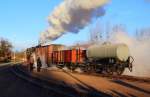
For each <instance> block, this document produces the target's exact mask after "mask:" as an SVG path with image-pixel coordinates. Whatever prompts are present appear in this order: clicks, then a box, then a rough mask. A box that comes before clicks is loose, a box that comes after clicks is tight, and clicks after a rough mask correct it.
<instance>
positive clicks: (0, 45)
mask: <svg viewBox="0 0 150 97" xmlns="http://www.w3.org/2000/svg"><path fill="white" fill-rule="evenodd" d="M11 51H12V44H11V43H10V42H9V41H8V40H6V39H3V38H1V39H0V61H8V60H10V59H11Z"/></svg>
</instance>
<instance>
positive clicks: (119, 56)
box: [27, 43, 134, 75]
mask: <svg viewBox="0 0 150 97" xmlns="http://www.w3.org/2000/svg"><path fill="white" fill-rule="evenodd" d="M43 48H45V49H43ZM64 48H65V46H64V45H56V44H51V45H47V46H37V47H34V49H33V47H32V50H30V51H32V52H34V53H36V55H37V56H40V57H41V58H42V56H44V57H45V61H46V62H45V63H46V64H47V66H51V65H56V66H57V67H59V68H63V67H67V68H68V69H70V70H72V71H73V70H75V69H76V68H80V69H82V70H83V71H85V72H99V73H105V74H111V75H113V74H118V75H121V74H122V73H123V71H124V70H125V68H128V69H129V70H130V71H132V63H133V60H134V59H133V57H131V56H130V53H129V49H128V46H127V45H126V44H111V43H104V44H101V45H98V44H97V45H91V46H89V47H88V48H86V49H83V48H80V47H76V48H72V49H64ZM27 51H29V49H27ZM30 54H31V53H30ZM28 59H29V58H28Z"/></svg>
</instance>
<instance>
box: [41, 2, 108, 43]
mask: <svg viewBox="0 0 150 97" xmlns="http://www.w3.org/2000/svg"><path fill="white" fill-rule="evenodd" d="M107 2H108V0H64V1H63V2H62V3H61V4H60V5H59V6H57V7H56V8H55V9H54V11H53V12H52V13H51V14H50V16H49V17H48V22H49V25H50V27H49V28H47V30H46V31H44V32H42V33H41V35H40V42H41V43H43V42H46V41H47V40H51V41H52V40H55V39H57V38H59V37H60V36H62V35H63V34H65V33H66V32H72V33H78V32H79V30H81V29H82V28H84V27H85V26H87V25H88V24H89V23H90V22H91V21H92V20H93V19H96V18H98V17H100V16H103V15H104V14H105V10H104V9H103V6H104V5H105V4H106V3H107Z"/></svg>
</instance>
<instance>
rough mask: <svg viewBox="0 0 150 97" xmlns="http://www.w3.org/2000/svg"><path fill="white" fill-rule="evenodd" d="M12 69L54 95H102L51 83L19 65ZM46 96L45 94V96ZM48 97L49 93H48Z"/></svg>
mask: <svg viewBox="0 0 150 97" xmlns="http://www.w3.org/2000/svg"><path fill="white" fill-rule="evenodd" d="M11 71H12V72H13V73H14V74H15V75H16V76H17V77H19V78H21V79H23V80H26V81H28V82H30V83H32V84H33V85H36V86H37V87H40V88H42V89H44V90H45V91H47V93H46V94H49V93H50V95H51V93H53V96H52V97H54V96H55V97H100V96H102V95H100V94H98V93H96V92H94V91H92V93H91V92H90V93H89V92H81V91H78V90H76V89H74V88H73V87H70V86H66V85H61V84H56V83H50V81H47V80H44V79H42V80H41V79H40V78H38V77H33V76H31V75H30V74H29V73H27V72H26V71H24V70H23V68H20V67H19V66H13V68H12V69H11ZM44 97H45V96H44ZM46 97H48V95H46ZM103 97H110V96H109V95H104V94H103Z"/></svg>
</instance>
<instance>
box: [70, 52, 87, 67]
mask: <svg viewBox="0 0 150 97" xmlns="http://www.w3.org/2000/svg"><path fill="white" fill-rule="evenodd" d="M85 53H86V52H85V50H81V49H73V50H71V63H74V64H75V63H79V64H81V63H83V62H84V59H85V57H86V54H85Z"/></svg>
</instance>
